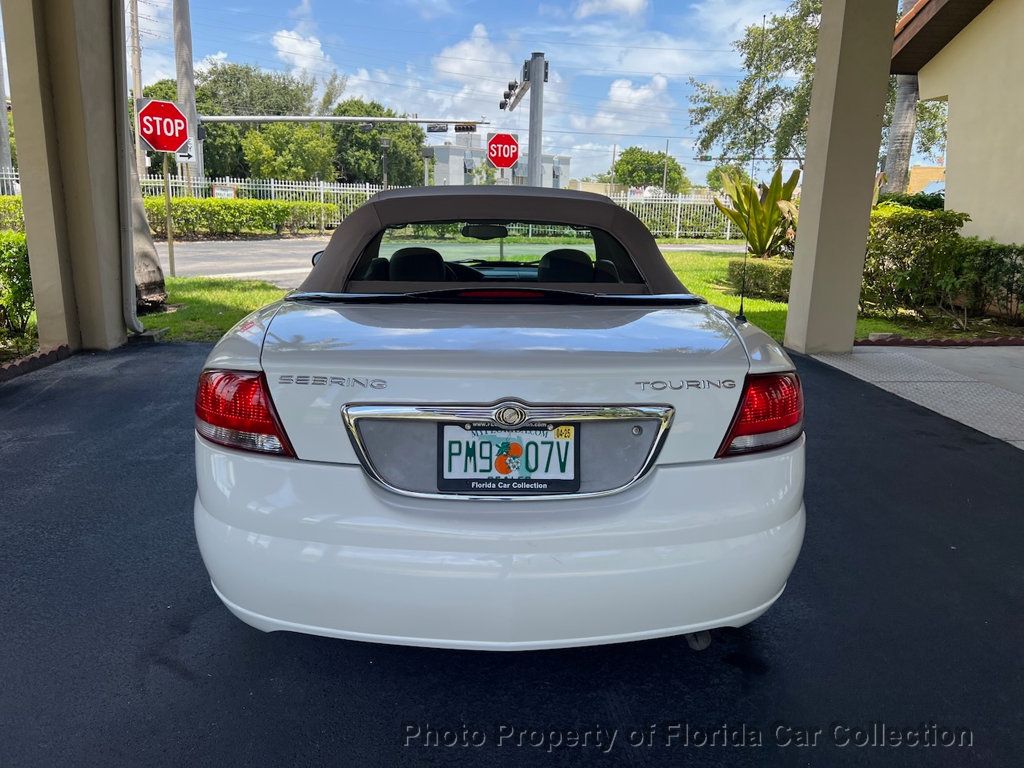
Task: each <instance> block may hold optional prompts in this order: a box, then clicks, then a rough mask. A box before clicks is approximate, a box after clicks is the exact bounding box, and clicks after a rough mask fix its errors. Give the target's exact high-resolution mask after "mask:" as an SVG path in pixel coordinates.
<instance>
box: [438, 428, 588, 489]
mask: <svg viewBox="0 0 1024 768" xmlns="http://www.w3.org/2000/svg"><path fill="white" fill-rule="evenodd" d="M579 432H580V430H579V425H578V424H552V425H543V426H538V427H533V426H531V427H528V428H525V429H498V428H495V427H491V426H488V425H479V426H478V425H473V424H468V425H463V424H440V425H438V430H437V457H438V462H437V463H438V467H437V488H438V490H440V491H459V492H462V493H480V494H489V493H490V494H504V495H517V494H534V493H572V492H574V491H578V490H579V489H580V452H579Z"/></svg>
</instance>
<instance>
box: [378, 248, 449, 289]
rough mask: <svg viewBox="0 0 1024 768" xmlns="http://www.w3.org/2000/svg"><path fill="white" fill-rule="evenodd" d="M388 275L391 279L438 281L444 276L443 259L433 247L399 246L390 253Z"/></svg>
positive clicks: (443, 278) (442, 279)
mask: <svg viewBox="0 0 1024 768" xmlns="http://www.w3.org/2000/svg"><path fill="white" fill-rule="evenodd" d="M388 275H389V277H390V278H391V279H392V280H405V281H409V282H428V283H439V282H443V281H444V280H445V278H446V276H447V275H446V273H445V269H444V259H442V258H441V254H440V253H438V252H437V251H435V250H434V249H433V248H420V247H416V246H413V247H411V248H399V249H398V250H397V251H395V252H394V253H393V254H392V255H391V263H390V265H389V266H388Z"/></svg>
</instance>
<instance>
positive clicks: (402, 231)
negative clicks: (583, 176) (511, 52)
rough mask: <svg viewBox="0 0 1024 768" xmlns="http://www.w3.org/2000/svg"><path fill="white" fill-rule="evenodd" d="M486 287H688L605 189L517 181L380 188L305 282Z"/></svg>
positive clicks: (354, 287) (334, 290) (338, 286)
mask: <svg viewBox="0 0 1024 768" xmlns="http://www.w3.org/2000/svg"><path fill="white" fill-rule="evenodd" d="M480 287H487V288H495V289H500V290H506V289H512V290H529V289H537V290H540V291H549V292H550V291H560V292H562V293H578V294H584V295H591V296H600V295H623V296H628V295H633V296H636V295H651V294H657V295H680V294H685V293H686V289H685V288H684V287H683V285H682V284H681V283H680V282H679V279H678V278H677V277H676V276H675V274H674V273H673V272H672V270H671V269H670V268H669V266H668V264H667V263H666V262H665V259H664V257H663V256H662V255H661V252H660V250H659V249H658V246H657V244H656V243H655V242H654V238H653V236H652V235H651V233H650V232H649V231H648V230H647V228H646V227H644V225H643V223H642V222H641V221H640V220H639V219H638V218H637V217H636V216H634V215H633V214H632V213H630V212H629V211H626V210H625V209H623V208H621V207H619V206H617V205H615V204H614V203H613V202H612V201H611V200H610V199H608V198H607V197H604V196H601V195H594V194H589V193H586V192H575V191H569V190H552V189H541V188H537V187H513V186H507V187H499V186H493V187H421V188H412V189H402V190H390V191H387V192H382V193H379V194H377V195H374V197H372V198H371V199H370V200H369V201H368V202H367V203H366V204H365V205H362V206H360V207H359V208H357V209H356V210H355V211H353V212H352V213H351V214H349V215H348V216H347V217H346V218H345V220H344V221H343V222H342V224H341V226H340V227H338V229H337V231H336V232H335V233H334V236H333V237H332V238H331V242H330V243H329V244H328V246H327V248H326V249H325V250H324V252H323V254H322V256H321V257H320V259H319V260H318V261H317V263H316V265H315V266H314V267H313V269H312V271H311V272H310V274H309V276H308V277H307V278H306V280H305V281H304V282H303V283H302V285H301V286H300V288H299V290H300V292H302V293H305V294H318V295H321V296H329V295H340V294H344V295H353V296H354V295H360V296H363V295H371V296H372V295H381V294H411V293H416V292H427V291H439V290H440V291H444V292H448V291H450V290H452V289H456V290H457V289H460V288H467V289H476V288H480Z"/></svg>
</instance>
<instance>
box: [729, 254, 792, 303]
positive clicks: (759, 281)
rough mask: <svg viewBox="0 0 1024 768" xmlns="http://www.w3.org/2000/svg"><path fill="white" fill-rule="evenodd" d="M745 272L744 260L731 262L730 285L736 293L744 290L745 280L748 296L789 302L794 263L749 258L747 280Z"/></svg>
mask: <svg viewBox="0 0 1024 768" xmlns="http://www.w3.org/2000/svg"><path fill="white" fill-rule="evenodd" d="M743 271H744V268H743V259H730V260H729V266H728V279H729V284H730V285H731V286H732V288H733V290H734V291H735V292H736V293H739V292H740V290H741V289H742V287H743V285H744V279H745V280H746V295H747V296H754V297H756V298H761V299H773V300H774V301H789V278H790V276H791V275H792V274H793V262H792V261H790V260H789V259H782V258H776V259H754V258H748V259H747V266H746V278H744V275H743Z"/></svg>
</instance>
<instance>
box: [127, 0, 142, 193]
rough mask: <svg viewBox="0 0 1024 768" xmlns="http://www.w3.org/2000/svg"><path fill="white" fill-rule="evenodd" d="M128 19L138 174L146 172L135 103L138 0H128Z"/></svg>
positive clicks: (139, 87)
mask: <svg viewBox="0 0 1024 768" xmlns="http://www.w3.org/2000/svg"><path fill="white" fill-rule="evenodd" d="M128 19H129V23H130V24H131V33H130V35H131V36H130V38H129V45H130V47H131V49H132V98H133V99H134V102H133V103H132V114H133V115H135V123H134V127H135V135H134V136H133V137H132V138H133V139H134V141H135V171H136V173H138V174H139V176H143V175H145V174H146V153H145V151H144V150H143V149H142V142H141V141H139V110H138V108H137V107H136V104H137V102H138V100H139V99H141V98H142V46H141V45H139V0H130V5H129V6H128Z"/></svg>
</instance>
